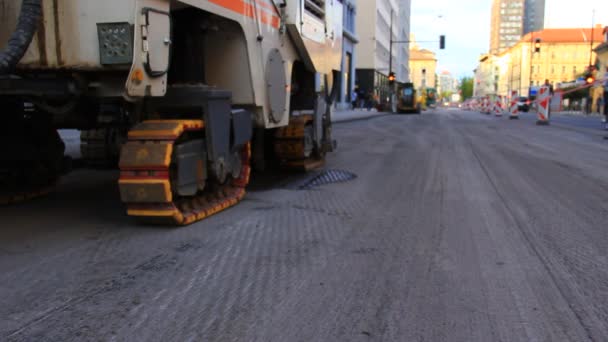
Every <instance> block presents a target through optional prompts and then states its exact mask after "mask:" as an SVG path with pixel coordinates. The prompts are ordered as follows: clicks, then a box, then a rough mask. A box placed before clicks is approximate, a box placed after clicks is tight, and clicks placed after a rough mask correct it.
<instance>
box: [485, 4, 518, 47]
mask: <svg viewBox="0 0 608 342" xmlns="http://www.w3.org/2000/svg"><path fill="white" fill-rule="evenodd" d="M524 7H525V0H493V1H492V17H491V18H492V21H491V27H490V53H491V54H494V55H495V54H498V53H500V52H502V51H504V50H506V49H508V48H509V47H511V46H513V45H515V43H517V41H518V40H519V39H520V38H521V36H522V35H523V33H524Z"/></svg>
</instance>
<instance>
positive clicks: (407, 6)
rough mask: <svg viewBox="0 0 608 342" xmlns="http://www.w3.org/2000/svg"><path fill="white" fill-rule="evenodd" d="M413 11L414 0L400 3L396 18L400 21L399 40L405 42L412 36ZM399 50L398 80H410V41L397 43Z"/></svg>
mask: <svg viewBox="0 0 608 342" xmlns="http://www.w3.org/2000/svg"><path fill="white" fill-rule="evenodd" d="M411 12H412V1H411V0H408V1H402V2H401V4H400V12H399V17H398V18H396V20H398V21H399V36H398V37H397V40H399V41H401V42H404V41H408V40H409V37H410V25H411V23H410V18H411ZM396 46H397V48H398V50H399V52H398V57H397V58H398V60H399V63H398V64H397V70H396V71H395V73H396V76H397V81H399V82H408V81H409V80H410V69H409V60H410V44H409V43H399V44H397V45H396Z"/></svg>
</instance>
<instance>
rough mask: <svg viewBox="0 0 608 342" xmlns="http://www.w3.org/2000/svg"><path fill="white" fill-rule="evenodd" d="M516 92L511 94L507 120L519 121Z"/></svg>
mask: <svg viewBox="0 0 608 342" xmlns="http://www.w3.org/2000/svg"><path fill="white" fill-rule="evenodd" d="M517 99H518V96H517V91H515V90H514V91H512V92H511V106H510V108H509V120H514V119H519V109H518V108H517Z"/></svg>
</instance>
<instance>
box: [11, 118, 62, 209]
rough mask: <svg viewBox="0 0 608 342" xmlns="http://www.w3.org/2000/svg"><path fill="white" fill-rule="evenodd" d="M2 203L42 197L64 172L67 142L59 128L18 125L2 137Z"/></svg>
mask: <svg viewBox="0 0 608 342" xmlns="http://www.w3.org/2000/svg"><path fill="white" fill-rule="evenodd" d="M0 145H1V146H2V147H3V149H2V156H3V157H4V158H5V160H1V161H0V205H9V204H16V203H20V202H24V201H28V200H31V199H34V198H38V197H42V196H45V195H47V194H49V193H50V192H52V191H53V190H54V189H55V184H56V183H57V181H58V180H59V178H60V176H61V175H62V173H63V172H64V171H65V168H66V163H65V160H64V156H63V154H64V151H65V144H64V143H63V141H62V140H61V138H60V136H59V133H57V130H56V129H53V128H49V127H47V126H36V125H33V124H31V125H25V126H23V127H21V126H19V125H16V126H15V127H13V129H12V130H10V131H6V132H4V133H3V135H2V137H0Z"/></svg>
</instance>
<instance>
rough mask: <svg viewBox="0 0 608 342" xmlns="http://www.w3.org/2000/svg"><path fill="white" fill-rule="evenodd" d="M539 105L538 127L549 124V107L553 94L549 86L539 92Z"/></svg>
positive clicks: (541, 88)
mask: <svg viewBox="0 0 608 342" xmlns="http://www.w3.org/2000/svg"><path fill="white" fill-rule="evenodd" d="M536 101H537V102H538V105H537V106H536V108H537V114H536V115H537V117H538V120H537V121H536V124H537V125H548V124H549V119H550V118H549V105H550V101H551V92H550V91H549V87H548V86H542V87H540V90H539V91H538V96H537V100H536Z"/></svg>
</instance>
